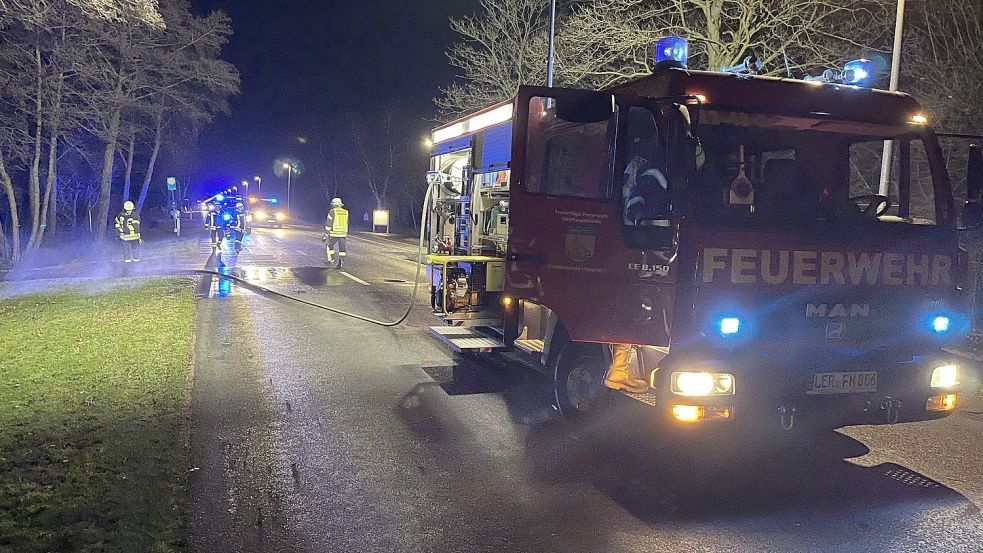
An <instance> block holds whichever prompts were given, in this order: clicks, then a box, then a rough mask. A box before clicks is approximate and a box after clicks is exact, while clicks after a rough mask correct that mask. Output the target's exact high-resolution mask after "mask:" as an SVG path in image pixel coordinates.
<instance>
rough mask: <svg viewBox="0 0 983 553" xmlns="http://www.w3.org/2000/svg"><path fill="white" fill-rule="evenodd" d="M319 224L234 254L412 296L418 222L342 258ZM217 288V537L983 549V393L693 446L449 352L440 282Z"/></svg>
mask: <svg viewBox="0 0 983 553" xmlns="http://www.w3.org/2000/svg"><path fill="white" fill-rule="evenodd" d="M319 237H320V232H319V231H317V230H316V229H313V230H305V229H297V228H293V229H283V230H274V229H257V230H256V231H254V233H253V235H252V236H251V237H249V240H248V241H247V245H246V250H245V251H244V252H243V253H242V254H241V255H239V256H238V258H234V257H233V256H231V255H229V253H228V252H227V253H226V254H224V255H223V256H222V257H223V259H222V260H221V264H222V265H224V266H225V267H226V268H227V270H229V271H232V272H233V273H234V274H237V275H241V276H243V277H245V278H248V279H249V280H251V281H253V282H256V283H259V284H262V285H264V286H268V287H270V288H273V289H276V290H280V291H284V292H288V293H291V294H294V295H297V296H298V297H302V298H304V299H305V300H309V301H315V302H319V303H324V304H329V305H331V306H334V307H340V308H343V309H351V310H354V311H358V312H361V313H365V314H368V315H371V316H378V317H384V318H395V317H396V316H398V314H399V313H400V312H401V311H402V307H403V306H404V305H405V302H406V301H407V299H408V297H409V293H410V291H411V289H412V281H413V276H414V270H415V269H414V264H413V262H412V261H410V260H411V259H412V258H414V257H415V248H414V247H413V246H412V245H411V244H410V243H409V241H407V240H404V239H393V238H386V237H379V236H372V235H364V234H357V235H355V236H353V237H352V238H350V239H349V249H350V251H351V254H350V256H349V261H348V267H347V268H346V270H345V271H344V274H342V273H339V272H337V271H332V270H327V269H324V268H323V265H324V264H325V258H324V250H323V247H322V244H321V241H320V238H319ZM208 253H209V252H208V250H207V245H203V246H202V248H201V250H200V254H199V257H198V258H197V261H198V262H200V263H201V265H204V264H205V262H206V260H207V257H208ZM212 261H213V262H214V261H215V260H212ZM424 290H425V288H424ZM200 292H201V294H202V296H203V298H202V299H201V301H200V302H199V304H198V321H197V324H198V335H197V343H196V354H197V361H196V366H195V381H194V386H193V427H192V441H191V447H192V459H193V463H194V466H193V467H191V470H192V472H191V478H192V483H193V491H194V505H193V506H194V513H193V521H192V534H193V540H192V541H193V544H194V546H195V548H196V549H197V550H198V551H201V552H224V551H230V552H231V551H243V552H251V551H312V552H320V551H584V552H588V551H590V552H601V551H945V552H956V551H965V552H976V551H983V516H981V513H980V507H981V506H983V415H981V414H973V413H959V414H957V415H955V416H953V417H950V418H948V419H945V420H942V421H935V422H927V423H918V424H911V425H900V426H893V427H850V428H846V429H843V430H841V431H840V432H836V433H828V434H825V435H821V436H818V437H816V438H815V439H813V440H798V441H790V440H789V439H787V438H783V437H782V436H779V437H777V438H776V440H775V441H773V442H772V444H771V448H770V449H768V450H767V451H762V452H760V453H752V452H751V450H750V449H749V448H746V447H745V448H742V447H733V446H732V447H723V446H721V447H716V446H714V447H711V448H708V449H706V450H704V451H702V452H701V451H691V452H688V453H686V454H679V453H676V452H674V451H673V450H672V448H671V447H669V446H667V445H665V444H664V443H663V442H662V441H660V440H658V439H655V438H654V437H653V436H652V435H651V433H646V432H640V431H639V429H638V428H630V427H619V428H617V429H611V428H610V427H582V428H572V427H570V426H569V425H567V424H565V423H564V422H562V421H560V420H558V418H557V416H556V414H555V412H554V411H553V409H552V408H551V405H550V397H549V393H548V387H547V385H546V383H545V382H544V381H543V379H542V378H541V377H539V376H537V375H535V374H531V373H528V372H526V371H523V370H518V369H517V368H516V367H515V365H514V364H512V363H509V359H508V358H507V357H504V358H499V359H496V360H493V361H481V360H475V359H466V358H462V357H455V356H452V355H450V354H449V353H448V352H447V351H446V350H445V349H444V348H443V347H442V346H441V345H440V344H438V343H437V342H436V341H435V340H434V339H432V338H431V337H430V336H429V334H428V333H427V330H426V327H427V326H428V325H429V324H432V319H431V317H430V315H429V313H428V311H427V308H426V307H425V304H426V300H425V298H424V301H423V304H424V306H423V307H418V308H417V309H415V310H414V313H413V314H412V315H411V317H410V319H409V321H408V322H407V323H406V324H404V325H402V326H400V327H396V328H382V327H378V326H373V325H370V324H367V323H362V322H359V321H355V320H351V319H347V318H344V317H340V316H337V315H334V314H331V313H327V312H321V311H317V310H315V309H312V308H310V307H306V306H302V305H299V304H297V303H293V302H289V301H286V300H282V299H278V298H276V297H269V296H267V295H260V294H257V293H254V292H251V291H249V290H245V289H242V288H240V287H238V286H234V285H233V286H225V285H224V284H222V283H220V282H219V281H216V280H209V279H205V281H203V283H202V285H201V287H200ZM422 296H423V295H422V294H421V297H422ZM624 402H626V404H625V405H623V406H622V407H623V408H624V409H625V410H626V411H628V412H636V413H637V405H640V404H635V403H634V402H632V401H631V400H627V399H626V400H624ZM636 424H637V423H636ZM599 435H603V436H605V437H606V439H603V440H601V439H597V438H598V436H599ZM782 449H785V450H791V451H784V452H781V450H782ZM710 458H714V459H717V460H718V463H716V464H710V463H708V462H707V459H710Z"/></svg>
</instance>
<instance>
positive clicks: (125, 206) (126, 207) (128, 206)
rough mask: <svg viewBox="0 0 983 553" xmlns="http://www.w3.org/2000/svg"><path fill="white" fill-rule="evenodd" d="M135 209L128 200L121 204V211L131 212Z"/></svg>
mask: <svg viewBox="0 0 983 553" xmlns="http://www.w3.org/2000/svg"><path fill="white" fill-rule="evenodd" d="M135 207H136V206H134V205H133V202H131V201H130V200H126V201H125V202H123V211H133V210H134V209H135Z"/></svg>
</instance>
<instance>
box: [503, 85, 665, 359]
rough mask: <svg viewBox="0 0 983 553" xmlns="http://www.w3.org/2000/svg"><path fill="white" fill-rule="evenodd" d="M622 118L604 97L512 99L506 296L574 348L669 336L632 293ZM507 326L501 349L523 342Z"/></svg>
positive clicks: (540, 90)
mask: <svg viewBox="0 0 983 553" xmlns="http://www.w3.org/2000/svg"><path fill="white" fill-rule="evenodd" d="M622 111H624V112H626V113H620V112H622ZM623 116H627V107H626V106H619V105H618V103H617V99H616V98H615V97H614V96H613V95H611V94H605V93H596V92H588V91H582V90H569V89H555V88H544V87H521V88H520V89H519V94H518V95H517V97H516V106H515V119H514V131H513V142H512V148H513V150H512V178H513V182H512V185H511V190H510V206H509V241H508V257H507V269H506V294H507V295H510V296H512V297H514V298H516V299H519V300H527V301H531V302H534V303H537V304H540V305H544V306H546V307H548V308H550V309H551V310H553V312H554V313H556V315H557V316H558V317H559V318H560V320H561V321H563V323H564V325H565V326H566V328H567V330H568V332H569V333H570V336H571V338H573V339H574V340H584V341H596V342H622V343H646V344H655V343H661V342H664V341H667V340H668V328H667V322H666V319H665V317H663V316H662V315H663V313H662V311H659V317H658V319H659V320H658V321H652V305H651V304H652V303H653V302H652V301H651V300H647V299H645V298H644V297H643V296H644V293H643V292H640V291H639V289H638V288H639V283H638V282H637V275H638V273H639V271H638V270H636V269H637V266H640V265H641V262H642V257H641V256H640V255H639V252H638V251H633V249H637V248H629V247H628V246H627V245H626V242H627V240H626V235H625V225H624V221H625V211H624V206H623V202H622V184H623V183H622V180H623V179H622V176H623V175H621V174H619V172H620V173H623V172H625V162H624V160H616V159H615V158H616V152H617V151H618V148H616V144H617V143H618V141H619V137H618V128H619V125H618V120H619V117H623ZM652 128H653V129H654V128H655V125H654V124H653V126H652ZM619 157H624V156H619ZM619 168H620V169H619ZM646 303H648V304H649V305H646ZM653 323H656V324H653ZM509 326H510V325H509V324H506V338H507V340H511V339H514V338H515V336H516V334H517V333H518V332H521V329H518V328H517V325H513V328H509ZM652 327H655V331H653V330H652Z"/></svg>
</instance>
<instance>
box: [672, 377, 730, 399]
mask: <svg viewBox="0 0 983 553" xmlns="http://www.w3.org/2000/svg"><path fill="white" fill-rule="evenodd" d="M669 389H670V390H671V391H672V393H674V394H676V395H680V396H728V395H733V394H734V375H732V374H728V373H711V372H690V371H683V372H674V373H672V375H670V378H669Z"/></svg>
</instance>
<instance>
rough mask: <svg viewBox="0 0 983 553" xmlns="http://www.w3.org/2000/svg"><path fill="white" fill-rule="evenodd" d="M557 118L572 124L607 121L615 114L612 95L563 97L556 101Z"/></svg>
mask: <svg viewBox="0 0 983 553" xmlns="http://www.w3.org/2000/svg"><path fill="white" fill-rule="evenodd" d="M554 101H555V102H556V116H557V117H558V118H560V119H562V120H564V121H569V122H571V123H598V122H600V121H607V120H608V119H610V118H611V114H613V113H614V96H613V95H611V94H601V93H594V94H584V95H580V94H578V95H569V96H565V95H561V96H559V97H558V98H557V99H556V100H554Z"/></svg>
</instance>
